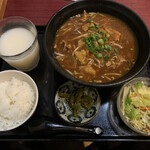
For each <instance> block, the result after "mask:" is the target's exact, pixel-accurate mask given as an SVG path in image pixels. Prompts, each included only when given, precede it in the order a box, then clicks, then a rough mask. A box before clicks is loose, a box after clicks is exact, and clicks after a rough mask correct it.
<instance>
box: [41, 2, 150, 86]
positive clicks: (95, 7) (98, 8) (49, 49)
mask: <svg viewBox="0 0 150 150" xmlns="http://www.w3.org/2000/svg"><path fill="white" fill-rule="evenodd" d="M84 10H86V11H87V12H100V13H107V14H110V15H112V16H115V17H117V18H119V19H120V20H122V21H124V22H125V23H126V24H127V25H128V26H129V27H130V28H131V29H132V31H133V32H134V34H135V36H136V38H137V42H138V46H139V54H138V58H137V61H136V63H135V65H134V67H133V68H132V69H131V70H130V71H129V72H128V73H127V74H126V75H124V76H122V77H121V78H119V79H117V80H114V81H113V82H107V83H88V82H84V81H82V80H79V79H76V78H74V77H73V76H71V75H70V74H68V73H67V72H66V71H65V70H64V69H63V68H62V67H61V66H60V65H59V63H58V62H57V60H56V59H55V57H54V48H53V45H54V39H55V35H56V32H57V30H58V29H59V28H60V26H61V25H62V24H63V23H64V22H65V21H67V20H68V19H69V18H70V17H71V16H75V15H77V14H81V13H83V11H84ZM149 43H150V35H149V31H148V29H147V27H146V25H145V24H144V22H143V21H142V20H141V19H140V17H139V16H138V15H137V14H136V13H134V12H133V11H132V10H130V9H129V8H127V7H125V6H123V5H121V4H119V3H116V2H113V1H107V0H106V1H88V0H87V1H80V2H76V3H71V4H69V5H67V6H65V7H63V8H62V9H60V10H59V11H58V12H56V13H55V14H54V16H53V17H52V18H51V19H50V20H49V22H48V24H47V26H46V30H45V36H44V46H45V50H46V53H47V56H48V59H49V60H50V62H51V63H52V64H53V66H54V67H55V69H56V70H57V71H58V72H59V73H60V74H62V75H63V76H65V77H66V78H68V79H69V80H72V81H75V82H79V83H81V84H85V85H89V86H95V87H110V86H116V85H120V84H123V83H124V82H126V81H128V80H130V79H132V78H133V77H135V76H136V75H138V74H139V73H140V72H141V71H142V70H143V68H144V67H145V65H146V64H147V62H148V60H149V56H150V44H149Z"/></svg>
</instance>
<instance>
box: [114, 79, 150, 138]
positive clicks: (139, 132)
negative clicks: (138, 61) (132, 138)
mask: <svg viewBox="0 0 150 150" xmlns="http://www.w3.org/2000/svg"><path fill="white" fill-rule="evenodd" d="M143 79H144V80H143ZM139 80H141V81H144V82H145V81H146V80H149V81H150V78H148V77H136V78H133V79H132V80H130V81H128V82H126V83H125V84H124V85H123V86H122V87H121V89H120V91H119V93H118V95H117V103H116V105H117V110H118V113H119V116H120V118H121V120H122V121H123V122H124V123H125V124H126V126H127V127H129V128H130V129H131V130H133V131H134V132H136V133H138V134H141V135H144V136H150V135H147V134H144V133H143V132H142V131H140V130H137V129H135V128H134V127H133V126H132V125H131V124H130V123H129V122H128V121H127V119H126V118H125V117H124V115H123V114H122V111H121V108H120V103H121V102H122V100H121V98H120V97H121V94H122V92H123V89H124V87H126V86H127V85H128V84H130V83H131V82H134V81H139Z"/></svg>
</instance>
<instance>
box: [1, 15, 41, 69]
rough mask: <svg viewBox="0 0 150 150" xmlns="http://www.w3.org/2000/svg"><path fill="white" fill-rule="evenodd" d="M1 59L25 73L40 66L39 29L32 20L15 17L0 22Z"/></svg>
mask: <svg viewBox="0 0 150 150" xmlns="http://www.w3.org/2000/svg"><path fill="white" fill-rule="evenodd" d="M10 31H11V33H10ZM20 31H21V32H20ZM24 31H25V32H24ZM8 32H9V35H8ZM12 32H13V33H12ZM19 32H20V33H19ZM26 32H27V33H28V32H30V34H29V33H28V34H29V35H30V36H32V38H31V37H28V34H26ZM4 34H5V35H4ZM10 34H11V35H10ZM24 34H25V36H24ZM18 36H20V38H18ZM7 37H8V38H7ZM30 38H31V39H32V40H30ZM3 44H4V45H5V46H3ZM24 45H25V46H24ZM15 46H16V47H15ZM16 50H17V51H16ZM14 51H15V53H14ZM0 57H1V58H2V59H3V60H4V61H6V62H7V63H8V64H9V65H11V66H12V67H14V68H16V69H18V70H21V71H25V72H27V71H31V70H32V69H34V68H35V67H36V66H37V65H38V62H39V59H40V56H39V43H38V40H37V29H36V27H35V25H34V24H33V23H32V22H31V21H30V20H28V19H27V18H24V17H20V16H13V17H8V18H5V19H3V20H1V21H0Z"/></svg>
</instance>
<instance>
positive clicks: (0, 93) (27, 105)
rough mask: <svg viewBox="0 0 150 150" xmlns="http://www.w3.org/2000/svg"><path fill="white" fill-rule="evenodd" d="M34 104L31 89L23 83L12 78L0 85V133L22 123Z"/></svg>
mask: <svg viewBox="0 0 150 150" xmlns="http://www.w3.org/2000/svg"><path fill="white" fill-rule="evenodd" d="M34 103H35V95H34V91H33V89H32V87H31V86H30V85H29V84H28V83H27V82H25V81H21V80H19V79H17V78H15V77H12V79H11V80H10V81H5V82H1V83H0V131H3V130H8V129H10V128H13V127H15V126H17V125H18V124H20V123H22V122H23V121H24V119H25V118H26V117H27V116H28V115H29V113H30V111H31V110H32V108H33V106H34Z"/></svg>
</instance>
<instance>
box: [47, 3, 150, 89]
mask: <svg viewBox="0 0 150 150" xmlns="http://www.w3.org/2000/svg"><path fill="white" fill-rule="evenodd" d="M87 1H88V3H93V1H92V2H91V1H89V0H81V1H77V2H72V3H70V4H67V5H65V6H64V7H62V8H60V9H59V10H58V11H56V12H55V13H54V14H53V15H52V17H51V18H50V19H49V21H48V23H47V25H46V29H45V33H44V50H45V51H46V54H47V56H48V58H49V59H48V60H49V61H50V63H51V64H52V65H53V66H54V68H55V70H56V71H57V72H58V73H60V74H61V75H63V77H65V78H67V79H69V80H71V81H74V82H77V83H79V84H83V85H85V86H93V87H97V88H107V87H112V86H119V85H122V84H124V83H125V82H127V81H129V80H131V79H133V78H134V77H136V76H137V75H138V74H139V73H140V72H142V70H143V69H144V68H145V66H146V64H147V63H148V61H149V59H150V52H149V54H148V56H147V58H146V60H145V63H144V64H143V66H142V67H141V68H138V69H137V71H136V73H134V74H133V75H130V77H128V78H126V79H124V80H121V81H118V80H119V79H120V78H119V79H116V80H114V81H112V82H106V83H95V82H86V81H83V80H80V79H78V78H75V77H74V76H72V75H70V74H69V73H68V72H67V71H65V70H64V69H63V68H62V67H61V66H60V67H58V66H59V65H57V64H56V63H55V61H54V60H53V58H51V57H50V55H49V52H48V50H47V47H46V34H47V32H48V27H49V26H50V24H51V23H52V22H53V20H54V19H55V17H57V16H58V15H59V13H61V12H62V11H64V10H65V9H67V8H69V7H71V6H73V5H76V4H80V3H81V4H82V3H86V2H87ZM94 2H97V3H105V2H106V3H109V4H115V5H117V6H119V7H122V8H124V9H125V10H126V11H128V12H130V13H131V14H133V15H134V16H135V17H136V18H137V19H138V20H139V21H140V23H141V25H142V26H144V28H145V31H146V32H147V35H148V37H149V39H150V33H149V30H148V27H147V26H146V24H145V22H144V21H143V20H142V19H141V17H140V16H139V15H138V14H137V13H136V12H134V11H133V10H132V9H130V8H129V7H127V6H125V5H123V4H120V3H118V2H115V1H111V0H106V1H94ZM60 68H61V69H60ZM131 69H132V68H131ZM129 72H130V71H129ZM127 74H128V73H127ZM125 75H126V74H125ZM125 75H123V76H125ZM123 76H122V77H123Z"/></svg>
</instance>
